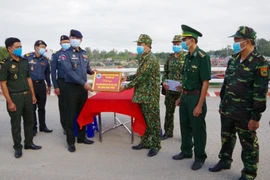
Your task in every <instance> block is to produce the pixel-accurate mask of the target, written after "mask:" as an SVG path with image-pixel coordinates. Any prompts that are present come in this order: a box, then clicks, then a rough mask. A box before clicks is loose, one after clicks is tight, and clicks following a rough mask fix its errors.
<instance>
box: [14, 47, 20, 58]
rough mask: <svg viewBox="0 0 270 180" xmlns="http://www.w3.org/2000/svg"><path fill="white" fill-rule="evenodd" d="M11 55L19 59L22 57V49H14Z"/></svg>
mask: <svg viewBox="0 0 270 180" xmlns="http://www.w3.org/2000/svg"><path fill="white" fill-rule="evenodd" d="M13 54H14V55H15V56H18V57H20V56H21V55H22V48H18V49H14V50H13Z"/></svg>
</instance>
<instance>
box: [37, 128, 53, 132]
mask: <svg viewBox="0 0 270 180" xmlns="http://www.w3.org/2000/svg"><path fill="white" fill-rule="evenodd" d="M39 131H40V132H45V133H51V132H53V130H51V129H48V128H47V127H45V128H39Z"/></svg>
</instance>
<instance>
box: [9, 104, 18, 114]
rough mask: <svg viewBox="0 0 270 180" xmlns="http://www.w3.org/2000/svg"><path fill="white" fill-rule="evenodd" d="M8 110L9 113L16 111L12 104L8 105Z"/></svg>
mask: <svg viewBox="0 0 270 180" xmlns="http://www.w3.org/2000/svg"><path fill="white" fill-rule="evenodd" d="M8 110H9V111H10V112H15V111H17V107H16V105H15V104H14V103H13V102H10V103H8Z"/></svg>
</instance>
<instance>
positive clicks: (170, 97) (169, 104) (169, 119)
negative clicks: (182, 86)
mask: <svg viewBox="0 0 270 180" xmlns="http://www.w3.org/2000/svg"><path fill="white" fill-rule="evenodd" d="M179 96H180V93H170V92H167V93H166V97H165V102H164V104H165V107H166V114H165V122H164V130H165V134H166V135H167V136H173V129H174V112H175V101H176V100H177V99H178V98H179Z"/></svg>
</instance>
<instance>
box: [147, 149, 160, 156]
mask: <svg viewBox="0 0 270 180" xmlns="http://www.w3.org/2000/svg"><path fill="white" fill-rule="evenodd" d="M158 151H159V149H150V151H149V152H148V154H147V156H148V157H153V156H155V155H157V153H158Z"/></svg>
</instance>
